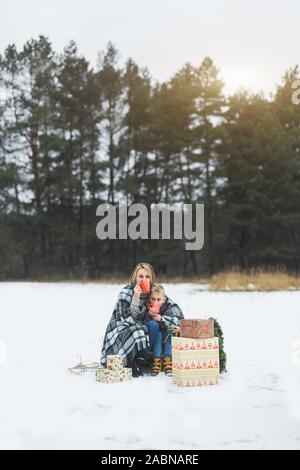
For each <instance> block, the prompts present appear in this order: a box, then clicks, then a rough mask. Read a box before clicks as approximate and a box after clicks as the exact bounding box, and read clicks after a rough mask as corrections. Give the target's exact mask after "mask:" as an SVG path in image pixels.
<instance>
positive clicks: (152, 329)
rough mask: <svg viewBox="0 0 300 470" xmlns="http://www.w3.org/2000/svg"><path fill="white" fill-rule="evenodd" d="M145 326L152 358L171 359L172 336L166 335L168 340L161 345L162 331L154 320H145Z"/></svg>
mask: <svg viewBox="0 0 300 470" xmlns="http://www.w3.org/2000/svg"><path fill="white" fill-rule="evenodd" d="M146 326H147V328H148V331H149V337H150V346H151V351H152V352H153V357H160V358H161V357H172V334H171V332H170V333H169V334H168V338H167V340H166V341H165V343H164V344H163V342H162V339H163V333H164V331H163V330H162V328H161V327H160V326H159V323H158V322H157V321H156V320H147V321H146Z"/></svg>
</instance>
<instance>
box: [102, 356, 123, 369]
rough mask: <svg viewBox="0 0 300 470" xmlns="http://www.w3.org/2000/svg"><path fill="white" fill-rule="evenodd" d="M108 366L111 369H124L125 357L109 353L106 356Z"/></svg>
mask: <svg viewBox="0 0 300 470" xmlns="http://www.w3.org/2000/svg"><path fill="white" fill-rule="evenodd" d="M106 364H107V368H108V369H111V370H118V369H123V367H124V366H123V359H122V356H119V355H114V356H113V355H108V356H107V358H106Z"/></svg>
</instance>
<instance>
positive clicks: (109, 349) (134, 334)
mask: <svg viewBox="0 0 300 470" xmlns="http://www.w3.org/2000/svg"><path fill="white" fill-rule="evenodd" d="M133 288H134V286H133V285H132V284H129V285H127V286H125V287H123V289H122V290H121V292H120V294H119V297H118V300H117V303H116V305H115V308H114V311H113V313H112V316H111V319H110V321H109V323H108V326H107V329H106V332H105V336H104V341H103V345H102V350H101V358H100V366H101V367H106V356H107V355H110V354H119V355H121V356H122V357H123V359H124V361H125V363H126V365H130V362H131V359H132V357H133V356H134V355H135V354H136V353H137V352H144V351H147V350H149V349H150V340H149V335H148V329H147V327H146V326H145V324H144V323H145V321H146V316H147V304H148V303H149V295H148V294H141V296H140V305H139V306H135V305H133V304H132V303H131V301H132V296H133ZM165 305H166V308H165V309H164V311H163V312H161V313H162V315H163V320H162V322H161V326H162V327H163V328H164V329H166V330H169V329H170V328H174V327H177V326H179V320H180V319H181V318H183V314H182V311H181V309H180V308H179V307H178V305H177V304H175V303H174V302H173V301H172V300H171V299H168V300H167V302H166V303H165Z"/></svg>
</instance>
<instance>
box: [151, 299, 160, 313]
mask: <svg viewBox="0 0 300 470" xmlns="http://www.w3.org/2000/svg"><path fill="white" fill-rule="evenodd" d="M148 308H149V309H150V308H155V309H156V311H157V313H159V312H160V302H158V300H154V302H151V304H149V305H148Z"/></svg>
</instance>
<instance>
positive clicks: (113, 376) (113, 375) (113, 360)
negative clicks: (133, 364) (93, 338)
mask: <svg viewBox="0 0 300 470" xmlns="http://www.w3.org/2000/svg"><path fill="white" fill-rule="evenodd" d="M106 364H107V368H103V369H97V370H96V380H97V381H98V382H104V383H115V382H124V381H125V380H130V379H131V378H132V369H130V368H128V367H124V366H123V360H122V356H119V355H114V356H113V355H108V356H107V357H106Z"/></svg>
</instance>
